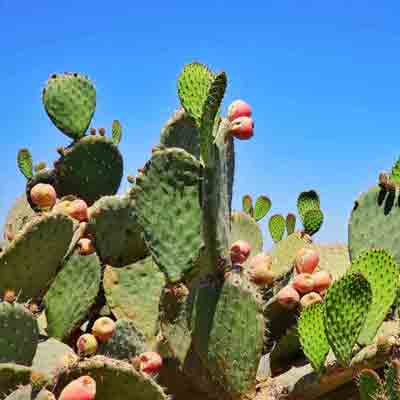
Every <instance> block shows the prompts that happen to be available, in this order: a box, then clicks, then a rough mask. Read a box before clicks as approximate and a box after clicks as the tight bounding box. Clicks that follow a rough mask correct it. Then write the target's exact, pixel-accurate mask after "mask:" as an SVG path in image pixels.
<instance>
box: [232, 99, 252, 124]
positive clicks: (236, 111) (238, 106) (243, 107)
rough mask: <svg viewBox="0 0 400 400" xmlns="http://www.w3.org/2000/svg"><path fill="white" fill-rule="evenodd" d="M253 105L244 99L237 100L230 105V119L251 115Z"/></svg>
mask: <svg viewBox="0 0 400 400" xmlns="http://www.w3.org/2000/svg"><path fill="white" fill-rule="evenodd" d="M251 113H252V110H251V107H250V105H249V104H247V103H246V102H245V101H243V100H235V101H233V102H232V103H231V104H230V105H229V107H228V120H229V121H233V120H235V119H236V118H240V117H251Z"/></svg>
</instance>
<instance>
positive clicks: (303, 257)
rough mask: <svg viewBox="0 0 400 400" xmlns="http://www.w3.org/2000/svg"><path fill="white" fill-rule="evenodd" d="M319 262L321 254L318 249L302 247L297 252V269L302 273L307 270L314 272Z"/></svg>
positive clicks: (307, 271) (310, 272) (309, 272)
mask: <svg viewBox="0 0 400 400" xmlns="http://www.w3.org/2000/svg"><path fill="white" fill-rule="evenodd" d="M318 263H319V254H318V252H317V251H316V250H313V249H307V248H304V247H303V248H302V249H300V250H299V251H298V253H297V254H296V259H295V265H296V271H297V272H298V273H299V274H301V273H303V272H306V273H308V274H312V273H313V272H314V270H315V268H317V266H318Z"/></svg>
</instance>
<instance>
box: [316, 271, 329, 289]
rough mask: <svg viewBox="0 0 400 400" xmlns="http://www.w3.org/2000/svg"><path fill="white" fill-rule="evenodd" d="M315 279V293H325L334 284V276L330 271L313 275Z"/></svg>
mask: <svg viewBox="0 0 400 400" xmlns="http://www.w3.org/2000/svg"><path fill="white" fill-rule="evenodd" d="M312 277H313V278H314V283H315V285H314V291H316V292H318V293H319V294H321V293H324V292H325V291H326V289H328V288H329V286H331V284H332V275H331V274H330V273H329V272H328V271H318V272H314V273H313V274H312Z"/></svg>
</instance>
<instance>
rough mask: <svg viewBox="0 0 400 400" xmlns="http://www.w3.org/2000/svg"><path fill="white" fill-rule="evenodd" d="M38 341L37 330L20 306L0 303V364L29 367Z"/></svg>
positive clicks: (29, 314)
mask: <svg viewBox="0 0 400 400" xmlns="http://www.w3.org/2000/svg"><path fill="white" fill-rule="evenodd" d="M38 341H39V328H38V325H37V322H36V320H35V318H34V317H33V315H32V313H30V312H29V311H28V310H27V309H26V308H25V307H24V306H23V305H22V304H18V303H13V304H9V303H6V302H3V303H0V363H16V364H21V365H27V366H29V365H31V364H32V360H33V357H34V355H35V352H36V348H37V345H38Z"/></svg>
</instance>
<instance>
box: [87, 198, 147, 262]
mask: <svg viewBox="0 0 400 400" xmlns="http://www.w3.org/2000/svg"><path fill="white" fill-rule="evenodd" d="M89 216H90V218H89V224H88V232H90V233H91V234H92V235H93V236H94V240H95V247H96V251H97V254H98V255H99V257H100V259H101V261H102V262H103V263H104V264H109V265H112V266H113V267H122V266H124V265H127V264H131V263H134V262H136V261H138V260H140V259H143V258H144V257H145V256H146V255H147V254H148V252H149V251H148V249H147V247H146V244H145V242H144V237H143V230H142V228H141V227H140V225H139V224H138V222H137V216H136V210H135V204H134V201H133V200H132V199H131V198H130V197H128V196H119V195H115V196H104V197H102V198H101V199H100V200H97V201H96V202H95V203H94V204H93V205H92V206H91V207H90V209H89Z"/></svg>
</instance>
